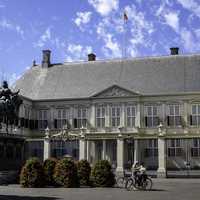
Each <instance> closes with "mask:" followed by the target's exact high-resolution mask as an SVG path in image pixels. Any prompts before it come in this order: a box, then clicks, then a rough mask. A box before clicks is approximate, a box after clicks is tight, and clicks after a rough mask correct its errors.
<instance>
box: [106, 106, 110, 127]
mask: <svg viewBox="0 0 200 200" xmlns="http://www.w3.org/2000/svg"><path fill="white" fill-rule="evenodd" d="M109 126H110V105H109V104H107V105H106V115H105V127H109Z"/></svg>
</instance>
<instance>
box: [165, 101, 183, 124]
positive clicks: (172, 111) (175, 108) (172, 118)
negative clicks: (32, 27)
mask: <svg viewBox="0 0 200 200" xmlns="http://www.w3.org/2000/svg"><path fill="white" fill-rule="evenodd" d="M167 124H168V126H181V113H180V105H176V104H175V105H168V118H167Z"/></svg>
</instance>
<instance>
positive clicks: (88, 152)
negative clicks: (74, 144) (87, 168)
mask: <svg viewBox="0 0 200 200" xmlns="http://www.w3.org/2000/svg"><path fill="white" fill-rule="evenodd" d="M86 146H87V147H86V159H87V161H88V162H90V141H89V140H87V143H86Z"/></svg>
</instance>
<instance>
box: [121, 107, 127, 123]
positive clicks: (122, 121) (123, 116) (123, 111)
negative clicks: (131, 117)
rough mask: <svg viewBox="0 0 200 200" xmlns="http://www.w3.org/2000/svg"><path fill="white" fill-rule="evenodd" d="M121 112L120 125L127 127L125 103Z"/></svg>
mask: <svg viewBox="0 0 200 200" xmlns="http://www.w3.org/2000/svg"><path fill="white" fill-rule="evenodd" d="M120 114H121V117H120V118H121V120H120V126H121V127H125V124H126V122H125V121H126V120H125V105H124V104H122V105H121V113H120Z"/></svg>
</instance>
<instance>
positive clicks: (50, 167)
mask: <svg viewBox="0 0 200 200" xmlns="http://www.w3.org/2000/svg"><path fill="white" fill-rule="evenodd" d="M57 161H58V160H57V159H56V158H49V159H46V160H45V161H44V163H43V170H44V175H45V182H46V185H49V186H55V185H56V184H55V181H54V178H53V174H54V169H55V166H56V163H57Z"/></svg>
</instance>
